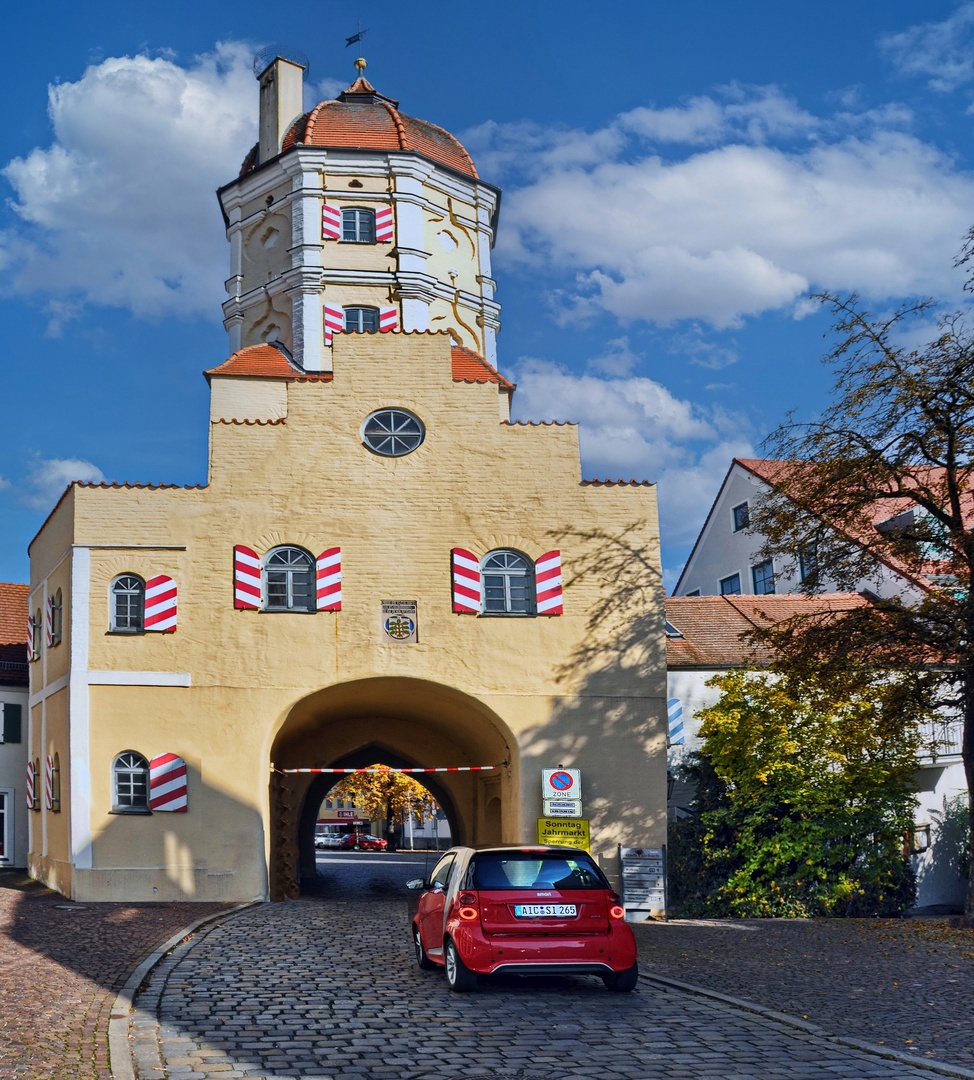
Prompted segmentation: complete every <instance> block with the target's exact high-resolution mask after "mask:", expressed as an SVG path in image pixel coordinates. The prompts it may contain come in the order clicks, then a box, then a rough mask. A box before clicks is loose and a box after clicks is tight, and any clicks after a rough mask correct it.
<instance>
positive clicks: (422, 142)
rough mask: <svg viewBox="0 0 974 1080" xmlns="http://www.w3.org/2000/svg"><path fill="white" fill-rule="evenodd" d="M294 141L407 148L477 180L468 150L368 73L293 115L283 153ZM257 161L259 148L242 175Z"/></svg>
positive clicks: (343, 147)
mask: <svg viewBox="0 0 974 1080" xmlns="http://www.w3.org/2000/svg"><path fill="white" fill-rule="evenodd" d="M295 146H321V147H327V148H329V149H336V150H392V151H397V150H406V151H411V152H412V153H414V154H421V155H422V156H423V157H426V158H430V159H432V160H433V161H436V162H438V163H439V164H440V165H446V166H447V167H448V168H450V169H455V170H456V171H457V172H460V173H464V174H465V175H466V176H472V177H474V178H475V179H478V175H477V169H476V167H475V166H474V163H473V161H472V160H471V158H470V155H469V154H468V153H467V151H466V150H465V149H464V148H463V146H462V145H461V144H460V143H459V142H458V140H456V139H455V138H454V137H453V136H452V135H451V134H450V133H449V132H448V131H444V130H443V128H441V127H437V126H436V124H430V123H428V122H427V121H426V120H417V119H416V118H415V117H414V116H407V115H406V114H405V113H401V112H400V111H399V102H398V101H393V99H392V98H387V97H385V96H384V95H382V94H380V93H379V92H378V91H377V90H376V89H375V88H374V87H373V86H372V84H371V83H370V82H369V81H368V79H365V78H359V79H356V80H355V82H353V83H352V85H351V86H350V87H349V88H348V89H347V90H345V91H344V92H343V93H341V94H339V95H338V97H337V98H336V99H335V100H334V101H322V102H321V103H320V104H318V105H316V106H315V107H314V108H313V109H312V110H311V112H309V113H305V114H304V116H301V117H299V118H298V119H297V120H295V122H294V123H293V124H292V125H291V127H290V128H289V129H288V131H287V134H285V136H284V139H283V141H282V143H281V153H286V152H287V151H288V150H290V149H292V148H293V147H295ZM256 164H257V153H256V147H255V148H254V149H253V150H251V152H250V153H249V154H248V155H247V157H246V158H245V159H244V163H243V165H242V166H241V168H240V175H241V176H243V175H244V174H245V173H248V172H250V171H251V170H252V169H253V168H254V167H255V166H256Z"/></svg>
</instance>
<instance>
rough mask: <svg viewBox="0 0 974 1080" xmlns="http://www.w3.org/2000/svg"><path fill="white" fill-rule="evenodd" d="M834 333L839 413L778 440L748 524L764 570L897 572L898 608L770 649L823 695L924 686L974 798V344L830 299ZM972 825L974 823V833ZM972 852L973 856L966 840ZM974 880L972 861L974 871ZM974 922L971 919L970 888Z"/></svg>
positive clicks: (837, 622)
mask: <svg viewBox="0 0 974 1080" xmlns="http://www.w3.org/2000/svg"><path fill="white" fill-rule="evenodd" d="M818 299H820V300H821V301H822V302H823V303H824V304H826V305H828V306H829V307H830V308H831V310H832V312H833V315H834V316H835V322H834V325H833V333H834V335H835V338H834V345H833V347H832V348H831V349H830V351H829V353H828V354H827V356H826V357H825V363H826V364H827V365H828V366H830V367H831V368H832V370H833V372H834V385H833V391H832V399H831V403H830V404H829V405H828V407H827V408H826V409H825V410H824V412H823V413H822V415H821V416H820V417H819V418H818V419H816V420H813V421H810V422H804V423H802V422H798V421H796V420H795V419H794V418H793V417H789V419H788V421H787V422H786V423H784V424H782V425H781V426H780V427H779V428H778V429H777V430H776V431H774V432H773V433H772V434H771V436H770V437H769V438H768V439H767V440H766V443H765V449H766V450H767V451H768V452H769V456H771V457H773V458H775V459H777V463H776V475H775V477H774V483H773V486H772V489H771V490H770V492H769V493H768V495H767V496H766V497H764V498H762V499H761V500H760V501H759V504H758V505H757V506H756V507H754V509H753V513H752V514H751V531H752V532H755V533H758V534H760V535H762V536H763V537H764V547H763V551H762V557H763V558H772V557H773V558H775V559H776V560H777V565H778V566H779V567H782V568H785V569H791V570H794V568H795V567H796V566H797V564H798V563H799V561H800V560H801V562H802V563H803V565H804V569H805V570H806V571H808V569H809V567H813V569H812V572H810V573H806V575H805V577H804V580H803V581H802V585H801V588H802V589H803V590H804V591H806V592H816V591H819V590H821V589H822V588H823V586H825V585H827V586H828V587H829V588H832V589H840V590H856V589H859V588H861V587H862V582H863V580H869V579H871V578H875V576H876V575H877V574H888V573H889V572H890V570H892V571H895V573H896V574H898V575H900V580H901V581H904V582H906V584H905V586H904V587H903V588H902V590H901V595H900V596H899V597H898V598H896V599H893V600H889V601H886V602H882V603H879V604H877V605H875V606H873V607H867V608H863V609H859V610H855V611H849V612H846V613H843V614H841V615H837V616H834V617H830V618H828V619H822V618H820V617H816V616H811V617H808V616H802V615H798V616H796V617H795V618H794V619H792V620H790V621H789V622H788V623H785V624H782V625H780V626H778V627H777V628H773V629H769V630H767V631H762V634H763V636H764V637H765V638H766V639H767V640H769V641H770V642H771V643H772V644H774V645H775V646H776V647H777V648H779V649H780V650H781V651H782V652H783V653H785V654H786V655H787V656H789V658H790V659H791V661H792V663H793V664H794V665H795V666H796V667H797V669H798V670H804V671H806V672H812V671H815V672H816V673H817V675H818V676H819V677H820V678H822V679H825V680H829V679H832V678H835V679H839V680H842V679H851V678H854V677H855V671H856V670H857V669H858V670H885V671H895V670H901V671H906V670H911V671H913V672H915V673H916V675H917V677H918V683H917V686H916V687H915V689H916V690H917V692H919V693H922V694H923V695H924V696H925V697H926V699H927V701H928V703H931V704H933V705H935V706H937V707H939V708H940V709H942V710H944V712H945V713H946V714H948V715H954V716H959V717H961V718H962V720H963V737H962V753H963V760H964V766H965V769H966V774H967V785H968V792H969V795H968V798H969V799H970V792H971V791H972V790H974V594H972V591H971V579H972V572H974V529H972V525H974V499H972V494H974V493H972V485H971V481H972V473H974V336H972V333H971V331H970V330H969V328H968V327H967V325H966V324H965V323H964V320H963V318H962V317H961V316H959V315H956V314H954V315H948V316H945V317H943V318H941V319H940V321H939V323H938V326H937V330H936V335H935V337H934V339H933V340H932V341H930V342H929V343H928V344H926V345H924V346H915V345H913V344H912V342H913V341H915V340H916V339H917V338H918V336H919V335H920V334H922V333H923V332H924V330H926V331H927V332H929V326H930V323H931V320H932V318H933V311H934V305H933V304H932V302H929V301H924V302H920V303H912V304H907V305H904V306H902V307H900V308H899V309H898V310H896V311H894V312H893V313H892V314H889V315H886V316H883V317H881V318H880V317H874V316H873V315H872V314H871V313H870V312H868V311H867V310H865V309H864V308H863V307H862V305H861V304H860V302H859V300H858V298H857V297H856V296H851V297H840V296H836V295H830V294H823V295H821V296H819V297H818ZM970 820H974V818H971V819H970ZM967 844H968V851H969V853H970V852H974V830H971V829H969V832H968V838H967ZM968 865H969V866H971V867H972V868H974V860H972V859H970V858H969V859H968ZM970 874H974V869H972V870H971V871H970V873H969V884H968V892H967V901H966V915H967V916H968V918H974V879H972V878H971V877H970Z"/></svg>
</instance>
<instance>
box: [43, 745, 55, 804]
mask: <svg viewBox="0 0 974 1080" xmlns="http://www.w3.org/2000/svg"><path fill="white" fill-rule="evenodd" d="M44 805H45V806H46V807H47V808H48V810H50V809H51V808H52V807H53V806H54V758H52V757H51V755H50V754H48V755H47V762H46V763H45V766H44Z"/></svg>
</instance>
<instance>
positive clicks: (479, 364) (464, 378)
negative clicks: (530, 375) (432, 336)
mask: <svg viewBox="0 0 974 1080" xmlns="http://www.w3.org/2000/svg"><path fill="white" fill-rule="evenodd" d="M450 354H451V356H452V357H453V381H454V382H476V383H485V382H493V383H497V385H498V386H500V387H502V388H503V389H504V390H514V388H515V387H514V383H512V382H508V381H507V379H505V378H504V376H503V375H501V374H500V372H499V371H497V370H496V369H495V368H492V367H491V366H490V364H488V363H487V361H486V360H485V359H484V358H483V357H482V356H478V355H477V353H475V352H473V351H471V350H470V349H465V348H464V347H463V346H462V345H454V346H452V348H451V350H450Z"/></svg>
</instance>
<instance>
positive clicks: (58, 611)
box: [51, 589, 64, 645]
mask: <svg viewBox="0 0 974 1080" xmlns="http://www.w3.org/2000/svg"><path fill="white" fill-rule="evenodd" d="M63 616H64V607H63V602H62V600H61V590H60V589H58V591H57V592H56V593H55V594H54V603H53V604H52V605H51V644H52V645H60V644H61V629H62V627H63V625H64V617H63Z"/></svg>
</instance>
